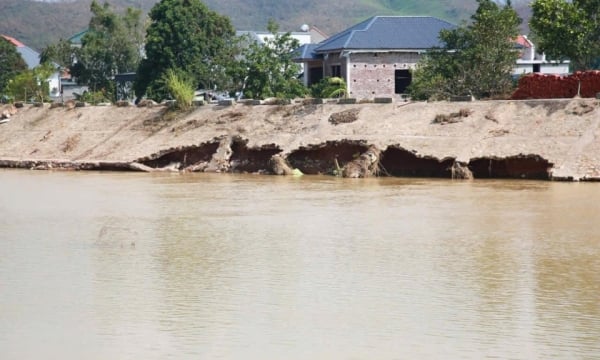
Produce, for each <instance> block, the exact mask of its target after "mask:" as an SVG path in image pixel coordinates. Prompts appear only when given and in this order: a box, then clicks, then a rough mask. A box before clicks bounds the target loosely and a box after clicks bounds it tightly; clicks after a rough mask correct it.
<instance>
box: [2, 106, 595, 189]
mask: <svg viewBox="0 0 600 360" xmlns="http://www.w3.org/2000/svg"><path fill="white" fill-rule="evenodd" d="M599 107H600V106H599V104H598V100H595V99H572V100H543V101H531V100H530V101H485V102H484V101H479V102H439V103H391V104H348V105H339V104H322V105H314V104H307V105H304V104H301V103H294V104H291V105H258V106H250V105H244V104H235V105H233V106H229V107H224V106H217V105H207V106H203V107H199V108H197V109H196V110H194V111H192V112H190V113H187V114H173V113H168V112H167V111H166V109H165V108H163V107H154V108H134V107H113V106H108V107H82V108H74V109H66V108H54V109H50V107H49V106H45V107H33V106H25V107H24V108H22V109H19V110H18V112H17V113H16V114H13V115H12V116H11V118H10V121H9V122H6V123H4V124H0V167H19V168H29V169H68V170H88V169H89V170H119V171H122V170H132V171H205V172H250V173H265V174H291V173H293V171H292V170H293V169H296V170H295V171H300V172H302V173H304V174H331V175H344V176H348V177H364V176H418V177H441V178H452V177H461V178H471V177H474V178H517V179H552V180H598V179H600V129H599V123H600V114H599V111H598V108H599ZM349 113H351V114H352V118H351V119H350V120H348V121H344V122H340V121H331V119H337V118H339V117H341V116H342V115H345V114H349ZM452 114H464V115H463V116H461V117H456V118H452V119H453V121H450V122H448V121H446V122H440V121H436V119H440V118H446V117H451V115H452ZM346 118H347V116H346V117H344V119H346ZM458 173H460V174H461V175H460V176H457V174H458Z"/></svg>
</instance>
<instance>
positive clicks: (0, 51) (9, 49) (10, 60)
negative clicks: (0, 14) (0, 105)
mask: <svg viewBox="0 0 600 360" xmlns="http://www.w3.org/2000/svg"><path fill="white" fill-rule="evenodd" d="M26 69H27V64H26V63H25V61H24V60H23V58H22V57H21V55H20V54H19V53H18V52H17V49H16V48H15V46H14V45H13V44H11V43H10V42H9V41H8V40H6V39H4V38H3V37H1V36H0V92H1V91H2V90H4V88H5V87H6V85H7V84H8V81H9V80H10V79H12V78H13V77H14V76H16V75H17V74H18V73H20V72H22V71H24V70H26Z"/></svg>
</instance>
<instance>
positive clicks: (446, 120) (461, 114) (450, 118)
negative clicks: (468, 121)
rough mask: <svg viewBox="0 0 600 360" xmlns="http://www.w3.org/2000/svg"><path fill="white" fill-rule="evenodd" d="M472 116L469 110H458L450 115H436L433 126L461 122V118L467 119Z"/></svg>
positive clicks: (471, 111)
mask: <svg viewBox="0 0 600 360" xmlns="http://www.w3.org/2000/svg"><path fill="white" fill-rule="evenodd" d="M471 114H473V110H470V109H466V108H463V109H460V110H459V111H458V112H453V113H450V114H437V115H436V116H435V119H433V123H434V124H441V125H446V124H453V123H457V122H461V121H462V118H465V117H469V115H471Z"/></svg>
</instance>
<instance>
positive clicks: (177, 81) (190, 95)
mask: <svg viewBox="0 0 600 360" xmlns="http://www.w3.org/2000/svg"><path fill="white" fill-rule="evenodd" d="M165 83H166V84H167V89H168V90H169V93H171V96H172V97H173V98H174V99H175V107H176V108H177V109H180V110H188V109H189V108H191V107H192V101H193V100H194V87H193V86H192V84H191V83H190V82H189V81H186V80H185V79H184V78H183V76H182V75H180V74H178V73H177V72H175V71H174V70H173V69H169V70H167V73H166V75H165Z"/></svg>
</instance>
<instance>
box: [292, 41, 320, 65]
mask: <svg viewBox="0 0 600 360" xmlns="http://www.w3.org/2000/svg"><path fill="white" fill-rule="evenodd" d="M319 46H320V44H304V45H302V46H300V47H299V48H297V49H296V50H294V55H293V58H294V61H306V60H316V59H321V58H322V56H320V55H317V53H315V49H316V48H317V47H319Z"/></svg>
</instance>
